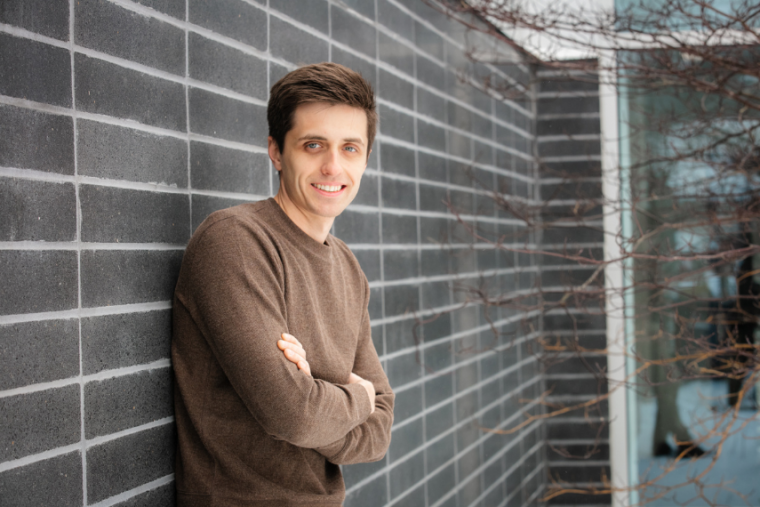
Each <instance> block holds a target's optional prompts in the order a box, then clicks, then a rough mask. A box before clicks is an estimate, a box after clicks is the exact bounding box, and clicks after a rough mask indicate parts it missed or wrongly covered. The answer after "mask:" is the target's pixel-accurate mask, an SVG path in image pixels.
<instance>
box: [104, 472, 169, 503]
mask: <svg viewBox="0 0 760 507" xmlns="http://www.w3.org/2000/svg"><path fill="white" fill-rule="evenodd" d="M172 482H174V474H169V475H166V476H164V477H161V478H160V479H156V480H155V481H151V482H148V483H146V484H143V485H142V486H138V487H136V488H132V489H130V490H128V491H124V492H123V493H119V494H118V495H114V496H112V497H109V498H106V499H105V500H101V501H100V502H98V503H94V504H90V507H111V506H112V505H116V504H118V503H121V502H123V501H126V500H130V499H132V498H134V497H136V496H138V495H141V494H143V493H147V492H149V491H153V490H154V489H158V488H160V487H161V486H166V485H167V484H171V483H172Z"/></svg>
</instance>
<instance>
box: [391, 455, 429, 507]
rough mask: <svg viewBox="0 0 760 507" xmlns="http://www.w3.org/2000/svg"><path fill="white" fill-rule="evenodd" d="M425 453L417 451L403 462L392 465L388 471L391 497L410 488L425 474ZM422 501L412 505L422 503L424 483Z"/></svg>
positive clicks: (423, 500)
mask: <svg viewBox="0 0 760 507" xmlns="http://www.w3.org/2000/svg"><path fill="white" fill-rule="evenodd" d="M424 462H425V454H424V453H422V452H419V453H417V454H416V455H415V456H413V457H411V458H409V459H407V460H406V461H404V462H403V463H399V464H398V465H396V466H395V467H393V468H392V469H391V471H390V473H389V477H390V484H391V498H396V497H397V496H399V495H400V494H401V493H404V492H405V491H407V490H408V489H410V488H412V487H413V486H414V485H415V484H417V483H418V482H419V481H421V480H422V479H423V477H424V475H425V464H424ZM422 493H423V498H422V502H423V503H421V504H420V503H417V504H413V505H424V502H425V498H424V493H425V491H424V485H423V487H422Z"/></svg>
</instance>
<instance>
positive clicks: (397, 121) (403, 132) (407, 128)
mask: <svg viewBox="0 0 760 507" xmlns="http://www.w3.org/2000/svg"><path fill="white" fill-rule="evenodd" d="M378 112H379V116H380V131H381V132H382V133H383V134H385V135H387V136H391V137H395V138H397V139H401V140H402V141H406V142H410V141H412V140H413V139H414V119H413V118H412V117H411V116H409V115H407V114H404V113H402V112H401V111H398V110H396V109H391V108H389V107H387V106H384V105H382V104H381V105H380V107H379V108H378Z"/></svg>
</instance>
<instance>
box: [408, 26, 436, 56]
mask: <svg viewBox="0 0 760 507" xmlns="http://www.w3.org/2000/svg"><path fill="white" fill-rule="evenodd" d="M414 42H415V43H416V45H417V47H418V48H420V49H421V50H422V51H425V52H426V53H428V54H430V55H431V56H433V57H435V58H437V59H438V60H443V39H442V38H441V36H440V35H438V34H437V33H435V32H434V31H432V30H430V29H429V28H427V27H426V26H425V25H423V24H421V23H418V22H417V21H415V22H414Z"/></svg>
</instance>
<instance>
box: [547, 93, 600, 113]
mask: <svg viewBox="0 0 760 507" xmlns="http://www.w3.org/2000/svg"><path fill="white" fill-rule="evenodd" d="M598 112H599V97H596V96H592V97H560V98H551V99H540V100H539V101H538V114H539V115H542V114H572V113H598Z"/></svg>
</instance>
